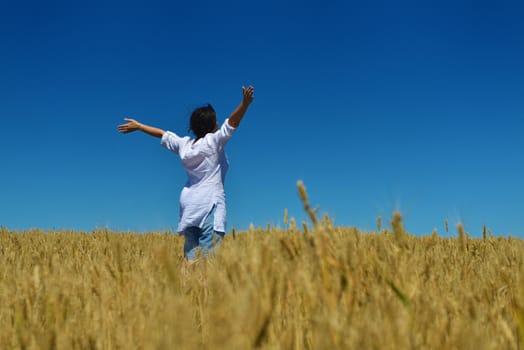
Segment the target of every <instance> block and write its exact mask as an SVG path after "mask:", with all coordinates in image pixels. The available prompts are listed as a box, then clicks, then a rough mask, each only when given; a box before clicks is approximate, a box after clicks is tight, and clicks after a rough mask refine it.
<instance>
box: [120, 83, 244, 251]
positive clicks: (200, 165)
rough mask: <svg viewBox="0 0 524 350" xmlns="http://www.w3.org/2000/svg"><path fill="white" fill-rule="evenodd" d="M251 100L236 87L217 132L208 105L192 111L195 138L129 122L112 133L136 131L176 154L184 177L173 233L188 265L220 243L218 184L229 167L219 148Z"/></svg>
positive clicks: (222, 218) (222, 210)
mask: <svg viewBox="0 0 524 350" xmlns="http://www.w3.org/2000/svg"><path fill="white" fill-rule="evenodd" d="M253 99H254V89H253V87H252V86H249V87H248V88H247V89H246V88H244V87H242V101H241V102H240V104H239V105H238V107H237V108H236V109H235V110H234V111H233V113H231V115H230V116H229V118H228V119H226V120H225V121H224V123H223V124H222V126H221V127H220V128H219V126H218V123H217V119H216V113H215V110H214V109H213V107H211V105H209V104H208V105H207V106H204V107H200V108H197V109H195V110H194V111H193V113H192V114H191V117H190V121H189V124H190V128H189V130H190V131H191V132H192V133H193V134H194V135H195V138H194V139H192V138H190V137H189V136H185V137H180V136H178V135H176V134H175V133H173V132H171V131H164V130H162V129H158V128H155V127H152V126H148V125H145V124H142V123H139V122H138V121H136V120H134V119H127V118H125V119H124V120H125V121H126V122H127V123H126V124H122V125H119V126H118V131H120V132H121V133H124V134H127V133H130V132H133V131H137V130H140V131H142V132H144V133H146V134H148V135H151V136H153V137H158V138H160V139H161V141H160V143H161V144H162V146H164V147H165V148H167V149H168V150H170V151H172V152H174V153H176V154H177V155H178V156H179V157H180V160H181V161H182V165H183V167H184V169H185V171H186V173H187V182H186V185H185V186H184V188H183V189H182V192H181V194H180V221H179V223H178V229H177V231H178V233H179V234H181V235H183V236H184V238H185V242H184V256H185V257H186V258H187V259H189V260H193V259H194V258H195V253H196V251H197V250H198V249H199V248H200V249H201V250H202V253H203V254H205V255H207V253H208V252H210V251H212V250H213V243H214V242H215V246H216V245H218V243H220V241H221V239H222V238H223V237H224V235H225V231H226V196H225V192H224V179H225V176H226V172H227V169H228V167H229V162H228V160H227V157H226V154H225V151H224V147H225V145H226V143H227V141H228V140H229V138H230V137H231V135H232V134H233V133H234V131H235V130H236V128H237V127H238V126H239V124H240V122H241V121H242V118H243V117H244V114H245V113H246V111H247V109H248V107H249V105H250V104H251V102H252V101H253Z"/></svg>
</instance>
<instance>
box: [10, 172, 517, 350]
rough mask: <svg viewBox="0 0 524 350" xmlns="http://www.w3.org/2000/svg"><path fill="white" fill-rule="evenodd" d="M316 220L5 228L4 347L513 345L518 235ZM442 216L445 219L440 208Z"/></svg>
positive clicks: (396, 219) (397, 220)
mask: <svg viewBox="0 0 524 350" xmlns="http://www.w3.org/2000/svg"><path fill="white" fill-rule="evenodd" d="M298 190H299V195H300V198H301V199H302V202H303V204H304V209H305V211H306V212H307V214H308V215H309V218H310V220H311V225H310V226H308V225H307V224H305V223H302V227H301V228H300V229H299V228H297V225H296V223H295V221H294V220H293V219H289V220H288V214H287V211H285V213H284V224H285V229H282V228H272V227H268V228H266V229H262V228H259V229H255V228H254V227H251V228H250V229H249V231H248V232H238V233H237V232H235V231H233V232H232V234H230V235H227V236H226V238H225V239H224V241H223V242H222V244H221V245H220V247H218V249H217V250H216V252H215V254H213V255H211V256H209V257H208V258H201V259H197V260H196V261H194V262H191V263H189V262H187V261H186V260H185V259H184V258H183V256H182V251H183V249H182V247H183V243H184V242H183V238H182V237H180V236H178V235H172V234H169V233H147V234H135V233H118V232H110V231H108V230H97V231H93V232H74V231H59V232H44V231H41V230H29V231H23V232H16V231H10V230H8V229H6V228H3V227H2V228H0V325H1V327H0V345H1V348H2V349H4V348H5V349H297V350H298V349H475V350H481V349H520V348H521V344H522V341H523V339H524V283H523V281H522V278H521V276H522V271H523V267H524V266H523V263H524V241H522V240H521V239H516V238H512V237H494V236H493V235H491V234H490V233H489V231H488V233H487V232H486V229H484V232H483V237H482V238H471V237H470V236H469V235H468V234H467V233H466V232H465V230H464V227H463V226H462V225H459V226H458V227H457V237H456V238H443V237H440V236H439V235H438V234H437V232H433V234H431V235H428V236H418V237H416V236H413V235H410V234H409V233H407V232H406V231H405V230H404V228H403V225H402V217H401V215H400V213H398V212H396V213H393V216H392V220H391V222H390V224H391V225H390V226H391V229H389V230H388V229H382V230H381V225H382V220H381V218H380V217H379V218H378V220H377V232H367V233H366V232H360V231H359V230H357V229H356V228H348V227H334V226H333V224H332V222H331V221H330V219H329V217H327V216H326V217H324V218H323V219H322V220H318V219H317V217H316V212H315V210H314V209H311V207H310V205H309V203H308V199H307V193H306V190H305V187H304V186H303V184H302V183H300V182H299V183H298ZM446 226H447V221H446Z"/></svg>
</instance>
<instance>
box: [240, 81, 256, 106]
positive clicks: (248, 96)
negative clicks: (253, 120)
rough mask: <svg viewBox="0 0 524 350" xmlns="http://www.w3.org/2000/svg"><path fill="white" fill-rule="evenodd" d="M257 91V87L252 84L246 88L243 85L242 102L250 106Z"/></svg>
mask: <svg viewBox="0 0 524 350" xmlns="http://www.w3.org/2000/svg"><path fill="white" fill-rule="evenodd" d="M254 93H255V88H253V87H252V86H251V85H249V87H248V88H247V89H246V88H245V87H243V86H242V96H243V98H242V102H243V103H244V104H246V105H247V106H249V105H250V104H251V102H253V99H254V98H255V96H254V95H253V94H254Z"/></svg>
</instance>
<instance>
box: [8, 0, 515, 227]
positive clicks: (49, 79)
mask: <svg viewBox="0 0 524 350" xmlns="http://www.w3.org/2000/svg"><path fill="white" fill-rule="evenodd" d="M521 4H522V2H517V1H515V2H507V1H460V0H459V1H400V2H398V1H367V2H362V1H322V2H320V1H319V2H307V1H306V2H304V1H293V2H290V1H278V2H277V1H275V2H262V1H257V2H222V1H212V2H211V1H210V2H202V1H184V2H178V1H163V2H157V1H125V2H124V1H123V2H111V1H103V2H98V1H94V2H85V1H83V2H77V1H49V2H41V1H38V2H37V1H26V2H8V1H3V2H1V3H0V43H1V48H0V50H1V51H0V52H1V54H0V120H1V124H0V225H3V226H6V227H8V228H10V229H25V228H31V227H39V228H44V229H52V228H54V229H60V228H71V229H77V230H91V229H93V228H95V227H97V226H98V227H105V226H107V227H109V228H111V229H117V230H132V231H146V230H164V229H169V228H175V227H176V225H177V220H178V196H179V191H180V189H181V188H182V186H183V185H184V182H185V174H184V171H183V169H182V167H181V166H180V163H179V161H178V159H177V158H176V156H175V155H173V154H172V153H170V152H168V151H167V150H165V149H163V148H162V147H161V146H160V144H159V141H158V139H154V138H151V137H149V136H147V135H144V134H131V135H121V134H118V133H117V131H116V126H117V125H118V124H120V123H121V121H122V118H124V117H133V118H136V119H138V120H139V121H141V122H144V123H146V124H150V125H154V126H158V127H161V128H164V129H168V130H171V131H174V132H177V133H179V134H186V133H187V127H188V118H189V114H190V112H191V110H192V109H193V108H194V107H197V106H199V105H201V104H203V103H207V102H210V103H212V104H213V105H214V107H215V109H216V110H217V114H218V116H219V119H220V121H222V120H223V119H224V118H226V117H227V116H228V114H229V113H230V112H231V111H232V110H233V109H234V108H235V106H236V105H237V104H238V102H239V101H240V98H241V86H242V85H248V84H252V85H254V86H255V89H256V91H255V101H254V102H253V104H252V106H251V109H250V110H249V112H248V115H247V116H246V118H245V119H244V121H243V123H242V125H241V127H240V129H239V130H238V132H237V133H236V134H235V135H234V137H233V138H232V139H231V141H230V143H229V144H228V147H227V152H228V155H229V159H230V161H231V167H230V171H229V173H228V178H227V181H226V192H227V199H228V227H229V228H231V227H236V228H238V229H246V228H247V227H248V226H249V224H250V223H254V224H255V226H266V224H268V223H269V224H273V225H282V221H283V219H282V218H283V211H284V208H288V209H289V212H290V216H294V217H296V218H297V220H298V221H299V222H300V221H301V220H303V219H305V216H304V214H303V210H302V207H301V203H300V201H299V199H298V196H297V191H296V181H297V180H299V179H301V180H303V181H304V183H305V184H306V186H307V189H308V192H309V195H310V200H311V203H312V204H313V205H318V206H319V207H320V209H319V212H320V213H321V214H322V213H324V212H327V213H329V214H330V215H331V216H332V217H333V218H334V220H335V224H338V225H351V226H357V227H359V228H361V229H363V230H374V229H375V228H376V218H377V216H378V215H381V216H382V218H383V222H384V223H387V222H388V221H389V220H390V217H391V213H392V211H393V210H396V209H398V210H400V211H401V212H402V213H403V214H404V217H405V226H406V228H407V229H408V230H409V231H410V232H412V233H415V234H426V233H430V232H431V231H432V230H433V228H437V229H438V230H439V233H441V234H445V232H444V221H445V219H446V218H448V219H449V223H450V226H451V227H452V226H454V225H455V224H456V223H457V222H459V221H462V222H463V223H464V224H465V227H466V230H467V231H469V232H470V233H471V234H472V235H477V236H478V235H479V234H480V232H481V229H482V225H483V224H484V223H485V224H487V225H488V227H490V228H491V229H492V231H493V232H494V233H495V234H497V235H498V234H512V235H524V220H522V217H521V216H520V215H522V213H523V210H524V186H523V183H522V179H524V155H523V154H524V153H523V150H524V138H523V137H522V133H523V131H524V123H523V117H524V64H523V62H524V39H523V38H524V21H523V20H522V19H523V18H524V11H523V9H524V8H523V6H524V5H521ZM455 233H456V230H455V229H454V228H452V231H451V232H450V234H453V235H455Z"/></svg>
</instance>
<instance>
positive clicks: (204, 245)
mask: <svg viewBox="0 0 524 350" xmlns="http://www.w3.org/2000/svg"><path fill="white" fill-rule="evenodd" d="M214 212H215V209H214V208H213V210H211V213H209V215H208V216H207V218H206V220H205V221H204V226H202V228H200V227H196V226H193V227H187V228H186V229H184V231H182V232H179V234H180V235H183V236H184V238H185V241H184V257H185V258H186V259H188V260H193V259H195V254H196V253H197V251H198V250H200V254H201V255H202V256H205V257H207V256H208V255H209V253H212V252H213V250H214V249H215V248H216V247H218V245H219V244H220V241H221V240H222V239H223V238H224V236H225V232H219V231H215V230H214V228H213V222H214V218H215V216H214V215H213V214H214Z"/></svg>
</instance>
